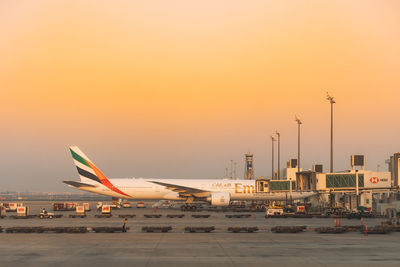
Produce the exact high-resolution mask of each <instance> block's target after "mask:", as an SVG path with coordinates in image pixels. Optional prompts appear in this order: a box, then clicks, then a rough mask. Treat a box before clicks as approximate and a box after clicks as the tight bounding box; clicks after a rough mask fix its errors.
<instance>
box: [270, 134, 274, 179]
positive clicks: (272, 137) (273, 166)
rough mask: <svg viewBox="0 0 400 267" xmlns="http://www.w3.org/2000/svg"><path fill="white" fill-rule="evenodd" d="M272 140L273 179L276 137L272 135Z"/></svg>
mask: <svg viewBox="0 0 400 267" xmlns="http://www.w3.org/2000/svg"><path fill="white" fill-rule="evenodd" d="M271 141H272V176H271V179H272V180H273V179H274V172H275V171H274V146H275V145H274V142H275V137H274V136H273V135H271Z"/></svg>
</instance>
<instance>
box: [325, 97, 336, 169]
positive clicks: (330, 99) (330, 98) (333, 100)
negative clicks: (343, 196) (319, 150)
mask: <svg viewBox="0 0 400 267" xmlns="http://www.w3.org/2000/svg"><path fill="white" fill-rule="evenodd" d="M326 99H327V100H329V103H331V166H330V167H331V168H330V171H331V173H332V172H333V104H335V103H336V102H335V99H334V98H333V96H330V95H329V93H328V92H326Z"/></svg>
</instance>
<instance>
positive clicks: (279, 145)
mask: <svg viewBox="0 0 400 267" xmlns="http://www.w3.org/2000/svg"><path fill="white" fill-rule="evenodd" d="M275 134H276V135H277V136H278V180H280V179H281V133H280V132H278V131H275Z"/></svg>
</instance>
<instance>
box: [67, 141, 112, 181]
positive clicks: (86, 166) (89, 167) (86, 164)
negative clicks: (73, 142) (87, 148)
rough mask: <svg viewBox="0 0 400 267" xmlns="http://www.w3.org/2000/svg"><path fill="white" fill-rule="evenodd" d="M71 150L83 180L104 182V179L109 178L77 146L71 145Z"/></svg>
mask: <svg viewBox="0 0 400 267" xmlns="http://www.w3.org/2000/svg"><path fill="white" fill-rule="evenodd" d="M69 150H70V151H71V154H72V158H73V159H74V163H75V166H76V168H77V170H78V173H79V177H80V179H81V182H83V183H89V184H95V183H100V184H102V179H106V180H108V179H107V178H106V177H105V175H104V174H103V173H102V172H101V171H100V170H99V169H98V168H97V167H96V166H95V165H94V164H93V163H92V162H91V161H90V159H89V158H88V157H87V156H86V155H85V154H84V153H83V152H82V151H81V150H80V149H79V148H78V147H77V146H71V147H69Z"/></svg>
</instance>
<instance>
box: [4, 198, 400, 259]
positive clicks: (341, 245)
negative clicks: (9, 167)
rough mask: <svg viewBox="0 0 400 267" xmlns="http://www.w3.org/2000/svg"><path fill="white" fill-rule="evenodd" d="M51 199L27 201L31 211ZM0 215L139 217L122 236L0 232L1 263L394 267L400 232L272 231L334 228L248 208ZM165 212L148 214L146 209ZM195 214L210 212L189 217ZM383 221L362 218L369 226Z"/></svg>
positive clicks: (68, 222) (326, 222)
mask: <svg viewBox="0 0 400 267" xmlns="http://www.w3.org/2000/svg"><path fill="white" fill-rule="evenodd" d="M50 204H51V203H38V202H32V203H28V206H30V207H31V212H30V213H31V214H33V213H35V212H36V211H39V210H40V208H41V207H43V206H47V207H50ZM93 207H94V204H92V208H93ZM56 213H57V214H64V216H63V218H59V219H39V218H33V219H26V220H24V219H18V220H16V219H11V218H9V217H7V218H4V219H1V220H0V226H2V227H3V228H7V227H14V226H87V227H93V226H122V223H123V219H122V218H118V214H136V217H135V218H132V219H128V226H129V227H130V230H129V231H128V232H127V233H84V234H64V233H61V234H56V233H42V234H37V233H30V234H22V233H18V234H16V233H14V234H8V233H0V266H74V265H75V266H110V265H112V266H190V267H194V266H218V267H222V266H266V265H269V266H277V265H279V266H289V265H290V266H293V265H295V266H331V265H341V266H342V265H344V266H350V265H351V266H377V265H381V266H398V265H399V262H400V242H399V238H400V233H396V232H393V233H389V234H385V235H367V236H366V235H364V234H361V233H358V232H352V233H343V234H318V233H315V232H314V231H312V230H309V231H305V232H302V233H296V234H290V233H280V234H278V233H272V232H271V231H270V230H269V229H270V228H271V227H273V226H277V225H297V226H299V225H306V226H308V227H309V228H313V227H319V226H333V219H324V218H304V219H299V218H279V219H278V218H274V219H272V218H269V219H265V217H264V214H263V213H253V214H252V216H251V217H249V218H240V219H238V218H226V217H225V215H226V214H232V212H225V213H223V212H205V211H202V212H196V213H193V212H184V213H183V214H185V217H184V218H166V216H165V215H167V214H182V212H181V211H179V210H168V209H162V210H161V209H159V210H157V211H156V212H153V211H152V210H151V209H149V208H147V209H136V208H132V209H121V210H115V211H114V210H113V214H114V216H113V217H112V218H95V217H94V214H96V213H97V212H96V211H91V212H90V213H89V214H88V217H87V218H75V219H72V218H68V215H69V214H74V212H56ZM152 213H156V214H162V215H163V216H162V217H161V218H145V217H144V214H152ZM192 214H211V216H210V217H209V218H192V217H191V215H192ZM383 220H384V219H365V220H364V223H365V224H368V226H374V225H379V224H380V222H381V221H383ZM359 224H360V221H359V220H348V219H342V225H359ZM143 226H171V227H172V228H173V229H172V231H171V232H169V233H145V232H142V230H141V229H142V227H143ZM186 226H215V228H216V229H215V231H214V232H212V233H186V232H184V227H186ZM229 226H257V227H258V228H259V229H260V231H259V232H256V233H229V232H228V231H227V228H228V227H229Z"/></svg>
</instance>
